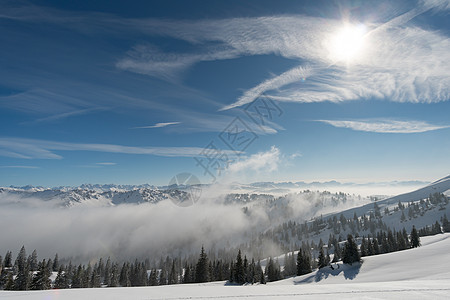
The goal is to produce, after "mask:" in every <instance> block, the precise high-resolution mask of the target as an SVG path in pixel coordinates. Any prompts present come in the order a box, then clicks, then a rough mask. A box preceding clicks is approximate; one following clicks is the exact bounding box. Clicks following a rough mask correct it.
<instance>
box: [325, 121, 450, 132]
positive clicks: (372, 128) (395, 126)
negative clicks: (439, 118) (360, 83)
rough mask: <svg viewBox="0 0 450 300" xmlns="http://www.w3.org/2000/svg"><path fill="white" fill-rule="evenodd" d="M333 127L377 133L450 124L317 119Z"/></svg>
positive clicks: (424, 129) (406, 130) (425, 128)
mask: <svg viewBox="0 0 450 300" xmlns="http://www.w3.org/2000/svg"><path fill="white" fill-rule="evenodd" d="M318 121H319V122H323V123H326V124H330V125H332V126H334V127H339V128H348V129H352V130H356V131H366V132H377V133H420V132H427V131H433V130H438V129H444V128H449V127H450V126H448V125H447V126H440V125H432V124H429V123H427V122H423V121H395V120H351V121H350V120H348V121H339V120H318Z"/></svg>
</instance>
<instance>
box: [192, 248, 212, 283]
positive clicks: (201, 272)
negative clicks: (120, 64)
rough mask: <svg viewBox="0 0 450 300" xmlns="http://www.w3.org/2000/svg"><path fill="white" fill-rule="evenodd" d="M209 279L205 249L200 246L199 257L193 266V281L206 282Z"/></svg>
mask: <svg viewBox="0 0 450 300" xmlns="http://www.w3.org/2000/svg"><path fill="white" fill-rule="evenodd" d="M208 281H209V262H208V257H207V256H206V253H205V249H204V248H203V246H202V250H201V252H200V257H199V259H198V262H197V265H196V267H195V282H197V283H200V282H208Z"/></svg>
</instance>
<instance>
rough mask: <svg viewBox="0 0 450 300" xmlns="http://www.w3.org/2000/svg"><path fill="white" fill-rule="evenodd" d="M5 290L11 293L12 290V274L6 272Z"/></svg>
mask: <svg viewBox="0 0 450 300" xmlns="http://www.w3.org/2000/svg"><path fill="white" fill-rule="evenodd" d="M5 290H7V291H12V290H14V277H13V273H12V272H8V276H7V278H6V284H5Z"/></svg>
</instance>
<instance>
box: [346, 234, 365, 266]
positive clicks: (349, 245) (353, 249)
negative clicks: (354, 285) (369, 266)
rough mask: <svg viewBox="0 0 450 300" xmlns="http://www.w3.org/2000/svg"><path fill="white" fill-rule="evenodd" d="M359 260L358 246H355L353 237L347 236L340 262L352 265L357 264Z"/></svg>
mask: <svg viewBox="0 0 450 300" xmlns="http://www.w3.org/2000/svg"><path fill="white" fill-rule="evenodd" d="M360 260H361V258H360V255H359V252H358V246H357V245H356V242H355V240H354V239H353V236H352V235H351V234H349V235H348V236H347V242H346V243H345V246H344V251H343V254H342V261H343V262H344V263H345V264H350V265H351V264H352V263H354V262H359V261H360Z"/></svg>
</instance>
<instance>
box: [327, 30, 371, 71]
mask: <svg viewBox="0 0 450 300" xmlns="http://www.w3.org/2000/svg"><path fill="white" fill-rule="evenodd" d="M366 31H367V30H366V26H364V25H363V24H359V25H352V24H346V25H344V27H342V28H341V29H339V30H338V31H336V32H335V33H334V34H333V35H332V36H331V38H330V41H329V43H328V45H329V46H328V51H329V58H330V59H331V60H332V61H333V62H345V63H351V62H355V61H356V60H358V59H359V58H360V57H361V56H362V53H363V48H364V45H365V34H366Z"/></svg>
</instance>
